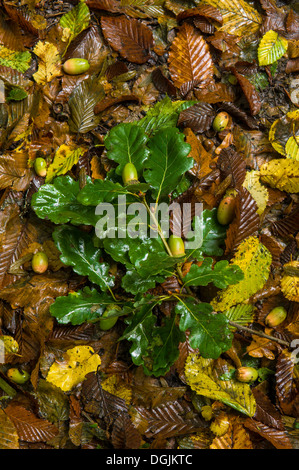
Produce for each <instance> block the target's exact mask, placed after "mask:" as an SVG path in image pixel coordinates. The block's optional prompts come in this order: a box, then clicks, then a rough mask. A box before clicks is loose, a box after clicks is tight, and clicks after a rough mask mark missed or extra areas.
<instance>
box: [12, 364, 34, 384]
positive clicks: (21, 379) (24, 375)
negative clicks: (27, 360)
mask: <svg viewBox="0 0 299 470" xmlns="http://www.w3.org/2000/svg"><path fill="white" fill-rule="evenodd" d="M6 375H7V377H8V378H9V379H10V380H11V381H12V382H15V383H16V384H19V385H22V384H24V383H26V382H27V381H28V379H29V377H30V376H29V374H28V372H26V371H25V370H20V369H18V368H16V367H12V368H11V369H8V371H7V373H6Z"/></svg>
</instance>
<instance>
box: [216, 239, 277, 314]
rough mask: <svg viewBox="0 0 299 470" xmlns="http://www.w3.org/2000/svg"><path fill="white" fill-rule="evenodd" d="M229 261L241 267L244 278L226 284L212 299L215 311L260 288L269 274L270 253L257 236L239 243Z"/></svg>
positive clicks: (235, 302)
mask: <svg viewBox="0 0 299 470" xmlns="http://www.w3.org/2000/svg"><path fill="white" fill-rule="evenodd" d="M231 262H232V263H233V264H236V265H237V266H239V267H240V268H241V270H242V271H243V273H244V279H243V280H242V281H240V282H239V283H238V284H236V285H231V286H228V287H227V288H226V289H225V290H223V291H222V292H220V293H219V294H218V295H217V296H216V297H215V299H213V301H212V306H213V308H214V309H215V310H216V311H224V310H227V309H229V308H230V307H232V306H234V305H236V304H239V303H241V302H243V301H244V300H247V299H249V297H251V296H252V295H253V294H255V293H256V292H257V291H259V290H260V289H262V287H263V286H264V284H265V282H266V281H267V279H268V276H269V269H270V265H271V255H270V252H269V251H268V250H267V249H266V247H264V246H263V245H262V244H261V243H260V242H259V240H258V238H257V237H249V238H247V239H245V240H244V241H243V242H242V243H241V244H240V245H239V247H238V249H237V251H236V253H235V256H234V258H233V259H232V261H231Z"/></svg>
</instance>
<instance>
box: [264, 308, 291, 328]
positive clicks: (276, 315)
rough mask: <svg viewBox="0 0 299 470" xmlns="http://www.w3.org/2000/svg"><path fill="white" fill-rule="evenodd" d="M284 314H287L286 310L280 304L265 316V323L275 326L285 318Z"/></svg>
mask: <svg viewBox="0 0 299 470" xmlns="http://www.w3.org/2000/svg"><path fill="white" fill-rule="evenodd" d="M286 316H287V311H286V309H285V308H284V307H282V306H279V307H275V308H273V309H272V310H271V312H270V313H268V315H267V316H266V318H265V323H266V325H267V326H269V327H270V328H275V327H276V326H278V325H280V323H282V322H283V321H284V320H285V319H286Z"/></svg>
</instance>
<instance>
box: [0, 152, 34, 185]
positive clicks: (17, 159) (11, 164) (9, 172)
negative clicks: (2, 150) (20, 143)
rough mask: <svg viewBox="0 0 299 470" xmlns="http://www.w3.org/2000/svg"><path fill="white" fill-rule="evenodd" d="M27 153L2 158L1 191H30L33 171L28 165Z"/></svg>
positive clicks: (0, 165) (0, 172)
mask: <svg viewBox="0 0 299 470" xmlns="http://www.w3.org/2000/svg"><path fill="white" fill-rule="evenodd" d="M27 160H28V156H27V154H26V153H25V152H14V153H13V154H11V155H2V156H1V157H0V189H4V188H7V187H11V188H12V189H14V190H15V191H24V190H25V189H28V186H29V184H30V179H31V177H32V170H30V169H29V168H28V165H27Z"/></svg>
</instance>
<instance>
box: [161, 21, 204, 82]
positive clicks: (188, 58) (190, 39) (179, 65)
mask: <svg viewBox="0 0 299 470" xmlns="http://www.w3.org/2000/svg"><path fill="white" fill-rule="evenodd" d="M168 61H169V72H170V76H171V78H172V81H173V83H174V85H175V86H176V87H178V88H180V87H181V86H182V85H185V84H186V83H191V84H193V86H197V87H199V88H203V87H204V86H205V84H206V83H207V82H209V81H210V80H212V79H213V65H212V57H211V54H210V51H209V47H208V45H207V43H206V42H205V40H204V39H203V37H202V36H201V34H200V33H199V32H198V31H196V30H195V29H194V28H193V27H192V26H191V25H189V24H187V23H184V24H183V26H182V27H181V28H180V29H179V31H178V34H177V36H176V38H175V40H174V41H173V42H172V45H171V48H170V51H169V59H168Z"/></svg>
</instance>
